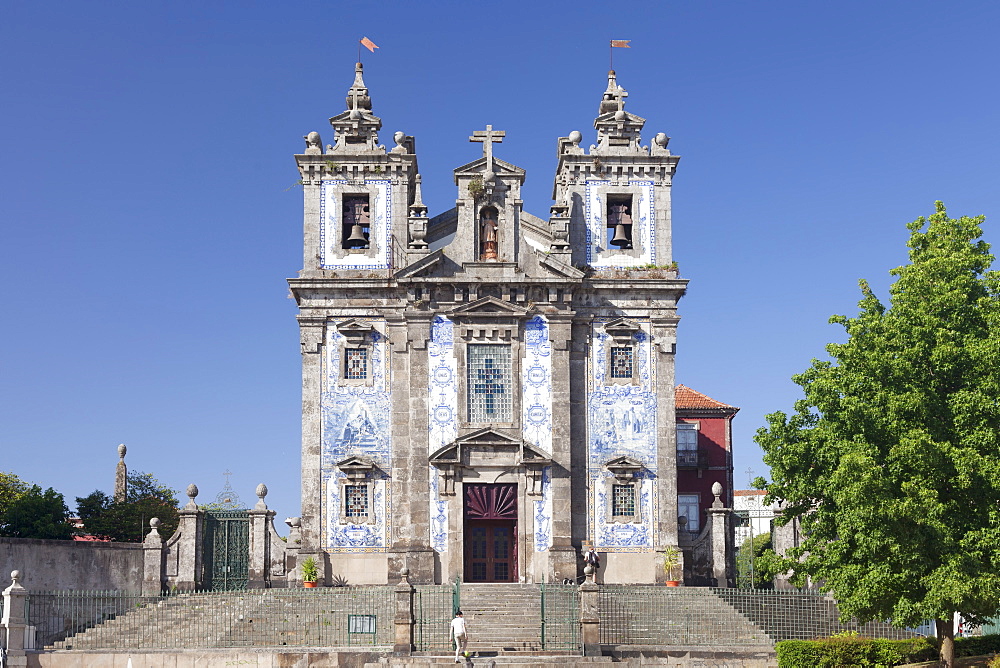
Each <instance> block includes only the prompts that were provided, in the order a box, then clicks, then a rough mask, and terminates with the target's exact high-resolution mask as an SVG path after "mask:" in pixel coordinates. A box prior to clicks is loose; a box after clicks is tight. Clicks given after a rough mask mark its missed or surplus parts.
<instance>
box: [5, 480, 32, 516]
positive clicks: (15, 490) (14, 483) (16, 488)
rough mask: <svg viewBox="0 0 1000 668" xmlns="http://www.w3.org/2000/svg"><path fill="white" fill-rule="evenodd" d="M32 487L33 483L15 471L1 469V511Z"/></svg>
mask: <svg viewBox="0 0 1000 668" xmlns="http://www.w3.org/2000/svg"><path fill="white" fill-rule="evenodd" d="M29 489H31V485H29V484H28V483H26V482H25V481H23V480H21V478H19V477H18V476H16V475H15V474H13V473H4V472H3V471H0V513H2V512H4V511H5V510H6V509H7V508H9V507H10V504H12V503H14V501H16V500H17V499H18V498H20V497H21V496H23V495H24V493H25V492H27V491H28V490H29Z"/></svg>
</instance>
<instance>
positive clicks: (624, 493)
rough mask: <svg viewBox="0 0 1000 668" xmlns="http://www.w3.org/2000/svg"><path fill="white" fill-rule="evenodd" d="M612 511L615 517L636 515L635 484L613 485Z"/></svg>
mask: <svg viewBox="0 0 1000 668" xmlns="http://www.w3.org/2000/svg"><path fill="white" fill-rule="evenodd" d="M611 513H612V514H613V515H614V516H615V517H634V516H635V485H627V484H626V485H619V484H615V485H612V486H611Z"/></svg>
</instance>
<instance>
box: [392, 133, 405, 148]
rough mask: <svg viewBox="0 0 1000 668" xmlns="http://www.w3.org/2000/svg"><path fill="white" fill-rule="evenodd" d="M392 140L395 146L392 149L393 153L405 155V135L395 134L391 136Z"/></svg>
mask: <svg viewBox="0 0 1000 668" xmlns="http://www.w3.org/2000/svg"><path fill="white" fill-rule="evenodd" d="M392 140H393V141H394V142H396V145H395V146H393V147H392V152H393V153H406V133H405V132H396V133H394V134H393V135H392Z"/></svg>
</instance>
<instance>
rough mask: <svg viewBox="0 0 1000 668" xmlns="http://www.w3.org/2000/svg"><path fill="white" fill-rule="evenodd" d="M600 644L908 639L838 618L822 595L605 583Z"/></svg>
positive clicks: (889, 629)
mask: <svg viewBox="0 0 1000 668" xmlns="http://www.w3.org/2000/svg"><path fill="white" fill-rule="evenodd" d="M598 604H599V605H598V610H599V614H600V618H601V643H602V644H612V645H718V644H733V643H738V644H744V645H750V644H771V643H774V642H777V641H779V640H791V639H796V640H807V639H812V638H822V637H828V636H831V635H833V634H835V633H842V632H845V631H853V632H856V633H858V634H859V635H862V636H868V637H873V638H894V639H901V638H912V637H914V636H915V635H917V634H916V633H915V632H914V631H912V630H907V629H902V628H898V627H895V626H892V625H890V624H887V623H880V622H869V623H867V624H858V623H856V622H851V621H848V622H842V621H841V620H840V612H839V610H838V609H837V605H836V603H835V602H834V600H833V599H832V598H830V597H828V596H825V595H824V594H822V593H821V592H815V591H785V590H769V589H715V588H701V587H677V588H673V587H662V586H660V587H657V586H653V585H630V586H627V587H626V586H609V585H604V586H602V587H601V590H600V592H599V594H598Z"/></svg>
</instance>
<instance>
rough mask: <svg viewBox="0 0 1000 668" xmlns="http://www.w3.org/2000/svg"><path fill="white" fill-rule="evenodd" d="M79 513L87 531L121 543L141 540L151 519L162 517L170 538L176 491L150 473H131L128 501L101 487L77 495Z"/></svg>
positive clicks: (164, 531)
mask: <svg viewBox="0 0 1000 668" xmlns="http://www.w3.org/2000/svg"><path fill="white" fill-rule="evenodd" d="M76 507H77V513H78V514H79V516H80V519H81V520H83V526H84V529H85V530H86V532H87V533H88V534H91V535H93V536H97V537H98V538H104V539H108V540H115V541H121V542H130V543H136V542H141V541H142V540H143V539H144V538H145V536H146V534H148V533H149V520H150V519H152V518H153V517H157V518H159V520H160V522H161V525H160V529H159V531H160V535H162V536H164V537H170V535H171V534H173V532H174V531H175V530H176V529H177V520H178V516H177V492H176V491H174V490H172V489H170V488H169V487H166V486H165V485H163V484H162V483H160V481H159V480H157V479H156V478H155V477H153V475H152V474H151V473H142V472H139V471H135V472H129V474H128V492H127V494H126V497H125V500H124V501H122V502H121V503H116V502H115V500H114V498H112V497H110V496H108V495H107V494H105V493H104V492H102V491H100V490H95V491H94V492H91V493H90V494H89V495H88V496H85V497H77V499H76Z"/></svg>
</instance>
